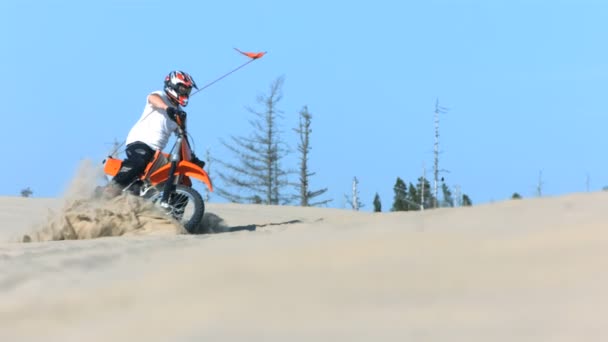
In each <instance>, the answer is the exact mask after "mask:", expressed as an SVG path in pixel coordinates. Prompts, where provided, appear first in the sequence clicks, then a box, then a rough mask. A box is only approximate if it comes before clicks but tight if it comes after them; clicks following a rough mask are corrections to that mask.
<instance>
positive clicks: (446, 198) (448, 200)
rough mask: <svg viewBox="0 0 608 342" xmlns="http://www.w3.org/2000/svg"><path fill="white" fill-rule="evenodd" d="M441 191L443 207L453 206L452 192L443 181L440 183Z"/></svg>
mask: <svg viewBox="0 0 608 342" xmlns="http://www.w3.org/2000/svg"><path fill="white" fill-rule="evenodd" d="M441 192H442V193H443V205H442V206H443V207H453V206H454V198H452V192H451V191H450V188H449V187H448V185H447V184H445V182H442V183H441Z"/></svg>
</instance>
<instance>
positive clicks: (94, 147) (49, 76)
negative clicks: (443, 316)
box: [0, 0, 608, 210]
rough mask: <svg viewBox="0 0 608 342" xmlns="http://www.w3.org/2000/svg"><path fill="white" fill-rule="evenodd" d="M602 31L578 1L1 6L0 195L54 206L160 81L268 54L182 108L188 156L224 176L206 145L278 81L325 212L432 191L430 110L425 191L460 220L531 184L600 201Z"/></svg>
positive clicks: (531, 189) (240, 122) (243, 132)
mask: <svg viewBox="0 0 608 342" xmlns="http://www.w3.org/2000/svg"><path fill="white" fill-rule="evenodd" d="M607 15H608V3H605V2H602V1H588V0H587V1H586V0H578V1H574V0H573V1H556V0H553V1H541V0H537V1H534V0H530V1H513V0H512V1H502V0H500V1H498V0H497V1H481V0H475V1H474V0H468V1H464V0H461V1H460V0H454V1H447V0H443V1H440V0H434V1H393V0H391V1H384V0H377V1H354V2H353V1H348V2H347V1H335V2H333V3H332V2H326V1H314V0H311V1H306V2H297V3H293V2H288V1H270V0H258V1H214V2H207V1H181V2H177V3H176V2H168V1H141V0H140V1H133V0H131V1H48V2H43V1H27V0H25V1H21V0H20V1H2V2H0V46H1V47H2V50H1V53H0V73H1V75H2V80H3V82H0V96H1V97H2V100H3V101H2V108H1V111H2V118H3V124H4V127H5V128H4V129H3V134H2V138H1V139H2V142H3V144H2V146H4V148H5V151H4V158H3V160H4V162H3V164H2V165H3V167H2V171H1V172H0V179H2V181H0V195H18V194H19V191H20V190H21V189H23V188H24V187H26V186H29V187H31V188H32V190H33V191H34V196H37V197H53V196H60V195H61V194H62V193H63V191H64V190H65V188H66V186H67V184H68V183H69V181H70V179H71V178H72V177H73V175H74V172H75V170H76V169H77V167H78V165H79V163H80V161H81V160H82V159H90V160H93V161H96V162H97V161H101V159H103V157H104V155H105V154H106V152H107V151H108V150H109V148H110V143H111V142H112V141H113V140H114V139H118V140H121V141H122V140H124V138H125V137H126V134H127V132H128V131H129V129H130V127H131V125H132V124H133V123H134V122H135V121H136V120H137V119H138V118H139V116H140V114H141V111H142V109H143V106H144V104H145V98H146V95H147V94H148V93H149V92H151V91H154V90H158V89H160V88H161V86H162V80H163V78H164V76H165V75H166V74H167V73H168V72H169V71H170V70H173V69H181V70H185V71H187V72H189V73H190V74H192V75H193V77H194V78H195V80H196V81H197V83H199V84H205V83H206V82H208V81H211V80H213V79H214V78H216V77H217V76H220V75H221V74H223V73H224V72H227V71H229V70H231V69H232V68H234V67H236V66H238V65H239V64H241V63H243V62H244V61H245V60H244V59H243V58H244V57H242V56H239V55H238V54H237V53H235V52H234V50H233V48H234V47H238V48H240V49H243V50H250V51H268V54H267V55H266V56H265V57H264V58H263V59H261V60H259V61H256V62H255V63H252V64H251V65H249V66H247V67H246V68H245V69H242V70H241V71H239V72H238V73H235V74H233V75H231V76H230V77H229V78H227V79H225V80H223V81H222V82H220V83H218V84H215V85H214V86H212V87H210V88H208V89H207V90H205V91H203V92H201V93H199V94H197V95H196V96H194V97H193V98H192V99H191V101H190V104H189V105H188V107H187V108H186V109H187V111H188V113H189V126H190V132H191V134H192V135H193V136H194V141H195V144H196V150H197V151H198V153H199V154H201V155H202V154H204V151H205V150H207V149H210V151H211V153H212V154H214V155H216V156H218V157H225V158H229V157H230V155H229V154H227V151H225V149H224V148H223V147H222V146H221V144H220V143H219V141H220V139H222V138H223V139H226V138H228V137H229V136H231V135H235V136H247V135H248V134H249V131H250V128H251V126H250V125H249V120H250V119H251V114H249V113H248V112H247V110H246V109H245V107H247V106H252V107H256V98H257V96H258V95H260V94H264V93H266V92H267V89H268V87H269V85H270V83H271V82H272V81H273V80H274V79H276V78H277V77H279V76H284V77H285V86H284V88H283V93H284V97H283V100H282V101H281V102H280V104H279V107H280V108H281V109H282V110H283V111H284V120H282V122H281V124H282V126H283V130H284V139H285V140H286V141H287V142H288V143H289V144H290V145H291V146H292V148H293V149H295V148H296V136H295V133H294V132H293V131H292V128H294V127H295V126H296V123H297V113H298V111H299V110H300V109H301V108H302V106H304V105H307V106H308V107H309V110H310V112H311V113H312V114H313V121H312V125H313V134H312V137H311V138H312V147H313V150H312V154H311V158H310V167H311V169H312V171H314V172H316V175H315V176H314V177H313V178H312V188H313V189H318V188H324V187H328V188H329V192H328V194H327V195H326V196H325V198H332V199H333V202H332V204H331V205H330V206H332V207H338V208H341V207H344V206H345V200H344V197H345V196H344V195H345V194H349V193H350V189H351V182H352V179H353V177H355V176H356V177H357V178H358V179H359V182H360V183H359V186H360V196H361V198H362V201H363V202H364V204H365V205H366V208H364V209H367V210H371V208H372V203H371V202H372V199H373V196H374V194H375V193H376V192H377V193H378V194H379V195H380V197H381V200H382V202H383V206H384V208H385V209H387V208H389V207H390V205H391V204H392V200H393V191H392V187H393V185H394V183H395V180H396V178H397V177H401V178H402V179H404V180H405V181H407V182H414V181H415V180H416V179H417V178H418V177H419V176H420V175H421V174H422V170H423V166H425V167H426V170H427V175H426V176H427V178H429V179H430V178H431V177H432V174H431V172H432V163H433V142H434V137H433V134H434V127H433V111H434V106H435V101H436V100H437V99H439V101H440V104H441V105H442V106H443V107H446V108H448V111H447V112H446V113H445V114H442V115H441V117H440V119H441V124H440V134H441V137H440V149H441V152H442V153H441V156H440V168H441V169H444V170H447V171H449V172H445V173H443V174H442V176H443V177H445V179H446V182H447V184H448V185H450V186H452V187H455V186H459V187H460V189H461V191H462V192H464V193H466V194H468V195H469V196H470V197H471V198H472V200H473V202H474V203H487V202H491V201H499V200H503V199H507V198H509V197H510V196H511V194H512V193H513V192H519V193H520V194H522V195H523V196H524V197H531V196H533V195H534V193H535V191H536V185H537V182H538V178H539V173H540V172H542V182H543V193H544V194H545V195H561V194H566V193H571V192H579V191H585V190H586V189H587V184H589V189H590V190H592V191H596V190H600V189H601V188H602V187H603V186H605V185H608V156H607V155H606V152H605V151H606V139H605V131H606V124H607V121H608V120H607V119H606V111H607V110H606V104H605V97H606V96H605V93H606V87H607V81H608V48H607V46H608V45H607V44H606V36H608V24H606V20H605V18H606V17H607ZM296 161H297V156H296V155H294V156H292V157H290V158H288V159H287V160H285V163H286V164H287V166H293V167H296ZM290 164H291V165H290ZM294 179H295V178H294ZM201 188H202V186H201ZM212 200H214V201H220V199H219V198H217V197H214V198H212Z"/></svg>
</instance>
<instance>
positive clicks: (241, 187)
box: [216, 77, 289, 204]
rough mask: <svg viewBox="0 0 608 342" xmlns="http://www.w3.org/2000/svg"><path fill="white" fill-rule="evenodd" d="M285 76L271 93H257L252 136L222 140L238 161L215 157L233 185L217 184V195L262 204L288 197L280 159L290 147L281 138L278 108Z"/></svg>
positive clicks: (222, 178) (221, 175)
mask: <svg viewBox="0 0 608 342" xmlns="http://www.w3.org/2000/svg"><path fill="white" fill-rule="evenodd" d="M283 83H284V78H283V77H279V78H277V79H276V80H275V81H273V82H272V84H271V85H270V90H269V93H268V95H262V96H260V97H258V103H259V104H260V105H261V106H263V108H264V109H263V110H262V111H256V110H254V109H252V108H248V110H249V112H250V113H251V114H253V115H254V117H255V119H253V120H251V121H250V123H251V125H252V127H253V129H254V131H253V132H252V133H251V135H250V136H249V137H234V136H232V137H231V140H232V141H231V144H229V143H227V142H225V141H222V144H223V145H224V146H225V147H226V148H228V150H230V152H232V153H233V154H234V155H235V156H236V157H237V159H238V161H239V163H238V164H231V163H226V162H224V161H222V160H219V159H216V161H217V162H218V163H219V164H220V165H222V166H224V167H225V168H226V169H227V171H223V172H219V171H218V172H217V174H218V176H219V178H220V179H221V180H222V181H223V182H224V183H225V184H226V185H227V186H228V187H229V188H230V190H228V189H223V188H220V187H218V188H217V193H218V195H220V196H222V197H224V198H226V199H227V200H229V201H231V202H238V203H256V202H257V201H259V200H261V203H263V204H284V203H286V202H288V201H289V199H288V198H287V197H286V196H283V195H282V191H281V190H282V189H283V188H284V187H286V186H287V185H288V181H287V174H288V171H285V170H284V169H283V168H282V166H281V161H282V160H283V158H284V157H285V156H286V155H287V153H288V148H287V147H286V145H285V144H284V142H283V140H281V136H280V135H281V131H280V128H279V123H278V120H279V119H280V118H282V112H281V111H280V110H279V108H278V103H279V101H281V99H282V97H283V95H282V87H283Z"/></svg>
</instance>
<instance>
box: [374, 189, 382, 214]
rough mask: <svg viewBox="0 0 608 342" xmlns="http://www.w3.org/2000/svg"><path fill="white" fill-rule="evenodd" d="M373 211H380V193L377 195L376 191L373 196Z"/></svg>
mask: <svg viewBox="0 0 608 342" xmlns="http://www.w3.org/2000/svg"><path fill="white" fill-rule="evenodd" d="M374 212H375V213H380V212H382V202H380V195H378V193H376V196H374Z"/></svg>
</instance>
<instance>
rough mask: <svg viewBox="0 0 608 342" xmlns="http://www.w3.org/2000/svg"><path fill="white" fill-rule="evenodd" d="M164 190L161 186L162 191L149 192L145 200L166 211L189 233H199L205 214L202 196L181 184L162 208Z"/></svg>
mask: <svg viewBox="0 0 608 342" xmlns="http://www.w3.org/2000/svg"><path fill="white" fill-rule="evenodd" d="M162 188H164V186H161V187H160V189H158V188H157V189H156V191H150V192H148V193H147V194H146V195H144V198H146V199H147V200H149V201H151V202H152V203H154V205H157V206H159V207H160V208H161V209H162V210H164V211H166V212H167V213H168V214H169V215H171V217H173V218H174V219H175V220H177V221H178V222H179V223H180V224H181V225H183V226H184V228H186V230H187V231H188V233H190V234H196V233H198V231H199V225H200V223H201V221H202V220H203V215H204V213H205V202H204V201H203V198H202V197H201V195H200V194H199V193H198V192H197V191H196V190H194V189H192V188H191V187H189V186H185V185H181V184H179V185H177V186H176V187H175V191H173V193H171V195H169V201H168V203H167V204H166V205H164V206H161V203H160V200H161V198H162V197H163V190H162Z"/></svg>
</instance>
